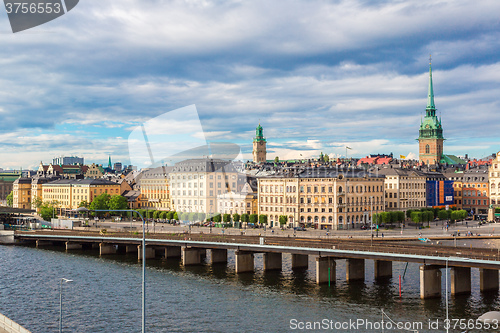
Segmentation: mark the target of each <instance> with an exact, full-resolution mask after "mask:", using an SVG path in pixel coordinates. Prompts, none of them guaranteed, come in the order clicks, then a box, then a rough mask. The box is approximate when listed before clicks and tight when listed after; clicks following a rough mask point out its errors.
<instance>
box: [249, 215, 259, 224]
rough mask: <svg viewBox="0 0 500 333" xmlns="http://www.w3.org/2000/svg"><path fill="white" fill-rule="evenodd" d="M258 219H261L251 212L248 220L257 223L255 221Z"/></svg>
mask: <svg viewBox="0 0 500 333" xmlns="http://www.w3.org/2000/svg"><path fill="white" fill-rule="evenodd" d="M258 220H259V217H258V215H257V214H250V216H249V219H248V222H250V223H254V224H255V223H257V221H258Z"/></svg>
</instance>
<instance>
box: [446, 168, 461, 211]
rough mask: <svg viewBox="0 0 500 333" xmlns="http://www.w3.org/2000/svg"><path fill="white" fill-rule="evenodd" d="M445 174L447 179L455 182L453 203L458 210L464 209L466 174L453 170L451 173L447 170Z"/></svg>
mask: <svg viewBox="0 0 500 333" xmlns="http://www.w3.org/2000/svg"><path fill="white" fill-rule="evenodd" d="M443 174H444V176H445V177H446V179H448V180H451V181H453V201H454V204H455V207H457V209H462V208H463V206H462V202H463V197H462V193H463V191H462V190H463V178H464V172H463V171H461V170H455V169H452V170H450V171H448V170H445V172H444V173H443Z"/></svg>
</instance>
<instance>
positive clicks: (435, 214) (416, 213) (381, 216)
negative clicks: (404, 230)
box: [373, 208, 467, 224]
mask: <svg viewBox="0 0 500 333" xmlns="http://www.w3.org/2000/svg"><path fill="white" fill-rule="evenodd" d="M466 217H467V211H465V210H463V209H462V210H456V209H454V208H452V209H450V210H446V209H440V208H422V209H419V210H413V209H409V210H407V211H406V213H405V212H403V211H391V212H381V213H377V214H373V223H376V224H381V223H384V224H393V223H402V222H405V220H406V219H410V220H411V221H412V222H414V223H422V222H430V221H433V220H434V219H436V218H439V219H440V220H450V221H457V220H463V219H465V218H466Z"/></svg>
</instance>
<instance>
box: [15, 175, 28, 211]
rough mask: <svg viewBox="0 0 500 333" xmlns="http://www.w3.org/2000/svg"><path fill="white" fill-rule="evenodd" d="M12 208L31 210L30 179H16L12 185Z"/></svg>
mask: <svg viewBox="0 0 500 333" xmlns="http://www.w3.org/2000/svg"><path fill="white" fill-rule="evenodd" d="M12 196H13V204H12V206H13V207H14V208H23V209H31V178H18V179H16V180H15V181H14V183H13V184H12Z"/></svg>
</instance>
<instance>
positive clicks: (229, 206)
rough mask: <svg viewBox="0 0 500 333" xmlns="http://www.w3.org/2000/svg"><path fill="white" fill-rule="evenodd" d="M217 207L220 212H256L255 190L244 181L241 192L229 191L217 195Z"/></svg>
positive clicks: (240, 213)
mask: <svg viewBox="0 0 500 333" xmlns="http://www.w3.org/2000/svg"><path fill="white" fill-rule="evenodd" d="M217 207H218V213H221V214H231V215H232V214H235V213H237V214H239V215H242V214H248V215H250V214H257V212H258V201H257V191H256V189H255V190H254V189H253V188H252V187H251V186H250V184H249V183H246V184H245V185H244V186H243V189H242V190H241V192H233V191H231V192H227V193H223V194H220V195H218V196H217Z"/></svg>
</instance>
